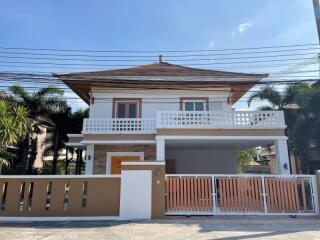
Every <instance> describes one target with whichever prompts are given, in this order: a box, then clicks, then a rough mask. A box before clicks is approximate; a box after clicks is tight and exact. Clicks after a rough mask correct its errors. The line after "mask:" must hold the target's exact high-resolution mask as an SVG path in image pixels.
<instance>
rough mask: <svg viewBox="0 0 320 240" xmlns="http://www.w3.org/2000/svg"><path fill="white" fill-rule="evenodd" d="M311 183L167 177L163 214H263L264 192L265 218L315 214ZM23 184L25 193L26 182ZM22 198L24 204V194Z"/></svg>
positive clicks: (267, 178) (298, 179) (304, 178)
mask: <svg viewBox="0 0 320 240" xmlns="http://www.w3.org/2000/svg"><path fill="white" fill-rule="evenodd" d="M310 179H312V178H311V176H310V177H309V176H301V177H294V176H293V177H290V176H286V177H280V176H278V177H275V176H265V177H264V178H261V177H257V176H252V177H251V176H245V177H241V176H239V177H237V176H229V177H228V176H219V177H215V181H216V184H215V185H212V184H214V182H213V178H212V177H211V176H189V175H188V176H179V177H178V176H177V177H174V176H172V177H171V176H170V177H169V176H168V177H166V183H165V187H166V189H165V193H166V198H165V206H166V211H167V212H170V213H172V214H174V213H177V214H179V213H180V214H181V213H190V214H191V215H192V213H193V212H194V214H201V212H203V213H206V214H207V213H208V212H209V213H210V212H212V211H213V207H214V205H213V204H217V209H218V212H217V213H219V214H223V213H224V212H226V213H233V212H239V213H243V214H253V213H254V212H262V213H263V212H264V197H263V192H265V193H266V197H267V199H266V200H267V201H266V203H267V206H266V207H267V212H266V214H268V213H278V214H292V213H313V214H314V210H313V209H314V208H313V209H309V208H310V207H309V206H308V204H309V202H310V201H312V199H310V197H312V196H311V195H310V194H309V191H310V189H309V188H310V186H311V182H310V184H309V182H308V181H311V180H310ZM262 181H264V184H262ZM312 181H313V180H312ZM26 182H27V184H26V185H27V187H26V188H27V189H28V186H29V185H28V184H29V182H28V181H26ZM2 185H3V184H2ZM263 186H264V187H265V189H263ZM213 187H214V188H215V189H213ZM213 191H215V192H216V194H217V199H216V200H217V202H214V196H213ZM24 195H25V198H24V200H25V201H26V200H27V195H26V192H25V193H24ZM300 201H301V202H300ZM35 202H36V200H35ZM53 202H54V201H52V203H53ZM33 204H34V202H33ZM25 205H26V203H25ZM212 214H213V213H212Z"/></svg>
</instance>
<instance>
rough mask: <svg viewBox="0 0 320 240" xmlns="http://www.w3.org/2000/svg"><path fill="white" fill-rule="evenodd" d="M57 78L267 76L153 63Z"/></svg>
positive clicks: (70, 74)
mask: <svg viewBox="0 0 320 240" xmlns="http://www.w3.org/2000/svg"><path fill="white" fill-rule="evenodd" d="M56 76H69V77H71V76H74V77H76V76H82V77H85V76H90V77H102V76H207V77H258V78H259V77H260V78H263V77H266V76H268V75H267V74H247V73H238V72H226V71H215V70H208V69H199V68H191V67H184V66H180V65H175V64H170V63H165V62H161V63H152V64H146V65H141V66H137V67H132V68H124V69H114V70H106V71H94V72H80V73H69V74H56Z"/></svg>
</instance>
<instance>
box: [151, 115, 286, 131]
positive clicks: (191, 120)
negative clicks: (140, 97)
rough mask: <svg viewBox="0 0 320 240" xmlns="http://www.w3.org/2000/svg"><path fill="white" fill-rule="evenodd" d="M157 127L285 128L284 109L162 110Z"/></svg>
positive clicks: (158, 116)
mask: <svg viewBox="0 0 320 240" xmlns="http://www.w3.org/2000/svg"><path fill="white" fill-rule="evenodd" d="M157 128H205V129H210V128H216V129H217V128H225V129H236V128H239V129H246V128H256V129H266V128H267V129H268V128H285V122H284V115H283V112H282V111H211V112H209V111H203V112H202V111H201V112H199V111H197V112H190V111H161V112H158V115H157Z"/></svg>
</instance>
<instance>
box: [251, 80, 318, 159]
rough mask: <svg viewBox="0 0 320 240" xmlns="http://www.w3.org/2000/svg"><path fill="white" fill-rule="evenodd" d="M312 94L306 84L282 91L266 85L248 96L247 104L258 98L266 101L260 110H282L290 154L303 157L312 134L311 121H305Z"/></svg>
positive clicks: (291, 86) (311, 90)
mask: <svg viewBox="0 0 320 240" xmlns="http://www.w3.org/2000/svg"><path fill="white" fill-rule="evenodd" d="M312 96H314V90H313V89H312V87H311V86H309V85H308V84H303V83H297V84H294V85H290V86H289V87H287V88H286V89H285V90H284V91H282V92H280V91H277V90H275V89H274V88H273V87H269V86H267V87H265V88H263V89H262V90H261V91H260V92H257V93H254V94H252V95H251V96H250V97H249V99H248V106H250V104H251V103H252V101H253V100H254V99H259V100H264V101H267V102H268V105H266V106H262V107H260V108H259V109H260V110H283V111H284V116H285V122H286V125H287V129H286V132H287V135H288V138H289V140H288V143H289V152H290V155H293V156H295V157H299V158H300V159H304V158H306V157H305V156H306V153H307V152H308V151H307V150H306V149H307V145H308V144H305V143H306V142H308V141H309V140H310V139H311V138H310V136H311V134H312V133H311V132H310V131H309V130H310V129H312V128H311V125H310V124H312V123H310V122H307V121H306V119H307V118H308V117H307V115H309V116H311V115H312V114H310V113H308V114H306V109H307V106H308V104H309V103H310V99H311V98H312ZM305 162H306V161H305Z"/></svg>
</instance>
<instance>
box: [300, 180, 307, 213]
mask: <svg viewBox="0 0 320 240" xmlns="http://www.w3.org/2000/svg"><path fill="white" fill-rule="evenodd" d="M300 181H301V192H302V203H303V211H305V212H306V211H307V210H308V209H307V199H306V189H305V186H304V179H303V178H300Z"/></svg>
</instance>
